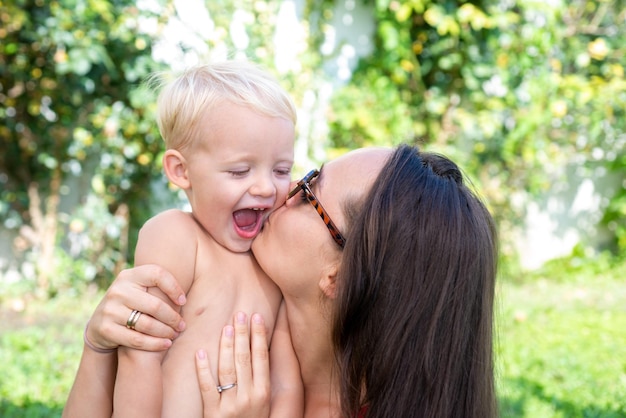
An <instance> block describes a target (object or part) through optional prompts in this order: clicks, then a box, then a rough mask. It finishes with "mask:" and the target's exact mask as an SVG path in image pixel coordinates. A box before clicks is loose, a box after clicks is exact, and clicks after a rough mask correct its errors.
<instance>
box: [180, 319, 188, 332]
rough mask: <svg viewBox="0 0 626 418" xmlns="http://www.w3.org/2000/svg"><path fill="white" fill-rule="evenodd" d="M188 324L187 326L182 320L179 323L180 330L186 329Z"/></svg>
mask: <svg viewBox="0 0 626 418" xmlns="http://www.w3.org/2000/svg"><path fill="white" fill-rule="evenodd" d="M186 326H187V324H185V321H180V322H179V323H178V330H179V331H184V330H185V327H186Z"/></svg>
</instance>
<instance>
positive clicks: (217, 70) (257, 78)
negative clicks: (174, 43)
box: [153, 60, 297, 149]
mask: <svg viewBox="0 0 626 418" xmlns="http://www.w3.org/2000/svg"><path fill="white" fill-rule="evenodd" d="M157 78H158V79H156V81H157V82H158V85H160V87H162V90H161V92H160V94H159V98H158V100H157V107H158V111H157V123H158V126H159V131H160V132H161V136H162V137H163V139H164V141H165V146H166V148H168V149H170V148H173V149H182V148H185V147H187V146H188V145H189V144H190V143H191V142H192V140H193V136H194V132H195V128H196V125H197V122H198V120H199V118H201V117H203V115H204V112H206V111H210V110H212V109H214V108H215V107H216V106H218V105H219V104H220V103H222V102H223V101H228V102H231V103H233V104H236V105H241V106H246V107H248V108H250V109H252V110H254V111H256V112H259V113H261V114H263V115H266V116H270V117H280V118H284V119H287V120H290V121H292V122H293V123H294V125H295V124H296V120H297V114H296V107H295V105H294V103H293V100H292V99H291V97H290V96H289V94H288V93H287V92H286V91H285V90H284V89H283V88H282V87H281V86H280V84H279V83H278V81H277V80H276V79H275V78H274V77H272V76H271V75H270V74H269V73H268V72H266V71H265V70H263V69H261V68H260V67H259V66H257V65H256V64H254V63H251V62H248V61H241V60H229V61H223V62H214V63H209V64H201V65H196V66H193V67H191V68H188V69H187V70H185V71H184V72H182V74H180V75H179V76H178V77H176V78H175V79H174V80H172V81H171V82H166V79H165V78H164V77H163V75H160V76H157ZM153 81H154V80H153Z"/></svg>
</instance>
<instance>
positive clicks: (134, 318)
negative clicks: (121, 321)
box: [126, 309, 141, 330]
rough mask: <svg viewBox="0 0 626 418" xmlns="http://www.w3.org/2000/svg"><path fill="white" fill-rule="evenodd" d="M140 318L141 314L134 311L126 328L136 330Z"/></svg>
mask: <svg viewBox="0 0 626 418" xmlns="http://www.w3.org/2000/svg"><path fill="white" fill-rule="evenodd" d="M140 316H141V312H139V311H138V310H136V309H135V310H134V311H132V312H131V313H130V316H129V317H128V321H126V328H128V329H132V330H134V329H135V325H137V321H139V317H140Z"/></svg>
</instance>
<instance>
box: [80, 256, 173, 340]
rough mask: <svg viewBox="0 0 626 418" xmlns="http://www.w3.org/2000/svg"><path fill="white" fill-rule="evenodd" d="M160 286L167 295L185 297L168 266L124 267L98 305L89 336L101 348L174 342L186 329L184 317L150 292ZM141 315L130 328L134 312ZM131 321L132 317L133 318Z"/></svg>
mask: <svg viewBox="0 0 626 418" xmlns="http://www.w3.org/2000/svg"><path fill="white" fill-rule="evenodd" d="M152 287H158V288H159V289H161V290H162V291H163V292H165V293H166V294H167V295H168V297H170V298H174V299H175V300H177V301H178V302H181V301H184V294H183V293H182V290H181V289H180V286H179V285H178V283H177V281H176V279H174V277H173V276H172V275H171V274H170V273H169V272H167V271H166V270H165V269H163V268H161V267H159V266H155V265H144V266H139V267H135V268H132V269H128V270H124V271H122V272H121V273H120V274H119V275H118V276H117V278H116V279H115V281H114V282H113V283H112V284H111V286H110V287H109V289H108V290H107V292H106V294H105V295H104V297H103V298H102V300H101V301H100V303H99V304H98V306H97V307H96V309H95V311H94V313H93V315H92V317H91V320H90V323H89V328H88V331H87V338H88V339H89V341H90V342H91V343H92V344H93V345H94V346H96V347H98V348H115V347H117V346H120V345H121V346H126V347H133V348H140V349H143V350H149V351H155V350H164V349H166V348H168V347H169V346H170V345H171V341H170V340H171V339H173V338H176V337H177V336H178V333H179V331H182V330H184V328H185V323H184V322H183V320H182V317H181V316H180V314H179V313H178V312H176V310H174V309H173V308H172V307H171V306H170V305H169V304H168V303H167V302H165V301H164V300H162V299H161V298H159V297H157V296H155V295H152V294H150V293H148V292H147V290H148V289H149V288H152ZM134 310H137V311H139V312H141V313H142V314H141V316H140V317H139V318H138V319H137V320H136V322H135V324H134V330H133V329H129V328H127V323H128V322H129V320H130V319H131V313H132V312H133V311H134ZM131 322H132V321H131Z"/></svg>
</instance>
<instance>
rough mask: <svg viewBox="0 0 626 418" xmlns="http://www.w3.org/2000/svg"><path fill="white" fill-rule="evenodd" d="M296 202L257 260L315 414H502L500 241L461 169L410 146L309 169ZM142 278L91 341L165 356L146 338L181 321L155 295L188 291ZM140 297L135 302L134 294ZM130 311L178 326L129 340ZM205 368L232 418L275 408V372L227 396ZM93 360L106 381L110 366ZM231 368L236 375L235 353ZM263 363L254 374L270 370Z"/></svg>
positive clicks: (111, 304) (95, 328)
mask: <svg viewBox="0 0 626 418" xmlns="http://www.w3.org/2000/svg"><path fill="white" fill-rule="evenodd" d="M290 196H291V198H289V199H288V200H287V202H286V204H285V205H284V206H282V207H280V208H279V209H278V210H276V212H274V213H273V214H272V215H271V216H270V218H269V220H268V222H267V223H266V225H265V228H264V231H263V232H262V234H260V235H259V237H258V238H257V239H256V240H255V241H254V243H253V247H252V250H253V252H254V255H255V257H256V258H257V261H258V262H259V264H260V265H261V267H262V268H263V269H264V270H265V271H266V273H268V275H269V276H270V277H271V278H272V279H273V280H274V281H275V282H276V284H277V285H278V286H279V287H280V289H281V291H282V293H283V297H284V303H285V308H286V312H287V317H288V322H289V329H290V331H291V338H292V343H293V346H294V350H295V352H296V355H297V357H298V361H299V363H300V373H301V377H302V382H303V384H304V398H305V401H304V402H305V403H304V415H305V416H306V417H318V416H319V417H329V416H330V417H339V416H342V417H354V416H357V415H359V416H363V417H368V418H369V417H390V416H394V417H395V416H397V417H405V416H419V417H451V416H463V417H481V418H482V417H492V416H496V415H497V413H496V401H495V390H494V382H493V359H492V326H493V318H492V313H493V296H494V285H495V270H496V244H495V231H494V227H493V222H492V219H491V216H490V215H489V213H488V212H487V210H486V209H485V207H484V206H483V205H482V203H481V202H480V201H479V200H478V199H477V198H476V197H475V195H474V194H473V193H472V192H471V191H470V190H469V189H468V188H467V187H466V185H464V183H463V178H462V175H461V173H460V171H459V170H458V168H457V167H456V165H455V164H454V163H452V162H450V161H449V160H447V159H445V158H443V157H440V156H437V155H433V154H426V153H420V152H419V151H418V150H417V149H415V148H412V147H409V146H400V147H399V148H397V149H396V150H393V151H391V150H385V149H363V150H357V151H353V152H350V153H348V154H346V155H345V156H343V157H341V158H338V159H337V160H334V161H332V162H330V163H328V164H326V165H325V166H324V168H323V169H322V170H321V174H317V173H315V172H312V173H309V175H307V177H305V179H303V180H302V181H300V182H298V183H297V185H296V186H295V189H294V191H293V192H292V193H290ZM311 203H312V204H313V206H314V207H315V209H316V210H317V213H315V210H313V208H312V207H311ZM322 205H323V206H322ZM320 216H321V217H322V220H324V223H325V224H326V225H324V224H322V223H321V222H320V219H319V218H320ZM329 232H330V234H329ZM277 254H280V257H277V256H276V255H277ZM144 273H145V272H134V271H128V272H126V273H125V275H124V277H120V278H118V280H117V281H116V283H115V284H114V286H116V287H117V288H119V289H122V288H123V289H124V292H120V291H119V290H118V291H115V292H114V291H109V293H108V294H107V296H106V297H105V301H103V303H101V305H100V306H99V308H98V309H97V310H96V313H94V316H93V319H92V325H90V327H89V334H88V338H89V339H91V341H92V343H93V344H97V345H98V347H100V348H103V347H115V346H116V345H118V344H122V345H131V346H135V347H142V348H146V349H156V348H164V347H165V346H167V345H168V344H169V343H167V342H165V343H164V340H163V339H160V338H155V337H150V336H147V335H145V333H147V334H152V335H156V336H158V337H173V336H175V332H176V331H175V329H180V328H176V326H177V325H178V321H179V320H180V318H179V317H178V316H177V315H176V314H173V313H172V312H170V311H168V308H167V307H166V306H164V304H161V303H159V301H155V300H151V298H149V297H147V296H146V295H145V294H144V293H145V287H147V286H150V285H159V287H163V288H164V289H163V290H164V291H165V292H166V293H168V294H169V295H170V296H172V297H173V298H174V300H176V297H177V296H178V295H180V292H179V291H176V290H173V289H175V285H174V284H173V282H174V281H173V280H172V279H171V278H170V277H167V274H166V273H163V272H161V273H160V275H158V276H154V277H157V278H156V279H150V280H152V281H146V279H145V277H148V276H150V275H148V276H144V275H143V274H144ZM112 288H113V286H112ZM131 288H134V291H133V292H132V296H131V292H130V291H129V292H128V293H125V292H126V289H131ZM133 309H137V310H141V311H143V312H146V313H149V314H150V315H152V316H153V317H155V318H159V319H160V320H163V321H164V322H165V323H166V324H170V325H172V326H173V327H172V328H171V327H169V326H166V325H165V324H163V323H160V322H158V321H157V320H156V319H154V318H150V317H149V316H148V315H145V317H146V318H145V320H144V316H142V320H144V322H143V324H142V323H141V321H140V322H139V323H138V324H137V325H136V329H137V330H138V331H140V332H133V331H131V330H127V329H125V327H124V323H125V321H126V317H127V316H128V314H129V312H130V311H131V310H133ZM255 329H257V328H254V327H253V330H252V331H253V332H254V331H255ZM236 334H237V333H236ZM244 334H245V331H244ZM237 335H238V334H237ZM254 335H257V334H254ZM255 341H256V337H255V338H253V347H259V346H260V345H255V344H256V343H255ZM246 343H247V340H246V341H244V342H243V344H240V345H239V346H238V347H239V348H235V350H241V349H242V348H241V347H242V346H244V345H245V344H246ZM229 347H230V346H229ZM236 347H237V346H236ZM227 351H228V350H225V352H227ZM231 351H232V350H231ZM255 353H257V352H256V351H253V358H258V357H256V354H255ZM198 360H199V366H200V367H199V370H200V372H199V373H200V381H201V386H202V387H203V390H204V393H203V396H204V400H205V403H206V402H209V403H212V404H214V405H221V406H222V407H224V408H227V407H228V408H231V410H230V412H232V410H233V408H235V406H233V405H236V406H237V407H239V406H240V405H243V404H244V402H243V401H241V400H242V399H244V398H246V399H248V400H250V399H253V400H254V402H258V405H265V404H264V402H266V400H264V399H263V396H261V395H258V396H256V395H255V394H257V393H259V392H255V390H256V389H257V388H258V387H261V386H262V384H261V382H260V379H262V378H266V377H267V373H261V375H262V376H261V377H258V379H257V376H255V375H254V374H250V373H248V372H247V371H246V372H245V373H244V372H242V373H241V374H239V373H238V374H237V379H238V381H239V379H242V381H243V382H244V386H245V389H242V388H241V387H237V388H234V389H233V391H229V392H230V393H229V392H225V394H226V395H228V397H226V396H224V395H222V396H221V398H218V396H217V395H215V392H216V391H215V385H214V384H215V382H212V378H211V377H210V376H208V373H206V362H205V359H203V358H202V356H200V358H199V359H198ZM93 363H94V364H95V365H94V367H95V368H96V369H97V371H98V372H100V373H103V374H106V373H107V371H106V369H107V367H111V364H108V365H107V364H105V365H104V366H103V365H101V363H106V361H103V362H97V361H96V360H93ZM223 363H225V364H226V363H228V364H230V365H232V364H233V361H232V356H230V357H225V359H224V362H222V359H221V358H220V368H222V364H223ZM262 364H264V363H263V362H262V361H258V360H257V361H256V363H255V362H253V364H252V366H251V367H252V368H254V369H255V370H256V368H257V367H259V370H265V369H264V368H263V367H264V366H262ZM90 373H91V375H93V374H95V373H96V371H94V370H92V371H91V372H90ZM251 375H252V377H250V376H251ZM79 376H80V372H79ZM190 378H193V377H191V376H190ZM77 380H78V377H77ZM250 382H252V384H251V383H250ZM245 391H249V392H248V393H249V394H250V396H247V397H245V396H243V395H244V394H245V393H242V395H240V392H245ZM104 392H106V391H104ZM91 396H94V394H93V393H91ZM96 396H98V394H96ZM102 398H103V399H104V401H103V402H106V401H107V399H106V396H102ZM254 402H253V403H254ZM68 404H70V402H68ZM256 405H257V404H255V406H256ZM243 410H244V407H243V406H241V411H243ZM224 416H227V414H225V415H224Z"/></svg>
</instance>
